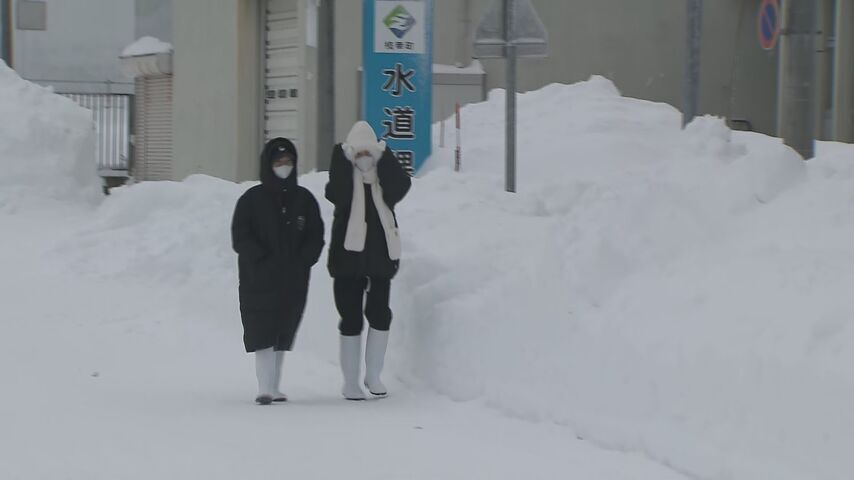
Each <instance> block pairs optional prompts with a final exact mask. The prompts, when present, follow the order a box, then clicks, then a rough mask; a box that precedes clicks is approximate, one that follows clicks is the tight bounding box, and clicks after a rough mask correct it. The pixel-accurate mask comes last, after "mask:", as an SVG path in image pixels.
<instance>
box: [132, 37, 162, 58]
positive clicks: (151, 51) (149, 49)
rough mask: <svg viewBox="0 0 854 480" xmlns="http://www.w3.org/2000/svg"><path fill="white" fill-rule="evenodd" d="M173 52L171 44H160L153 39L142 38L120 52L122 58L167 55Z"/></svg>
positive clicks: (157, 40) (160, 42)
mask: <svg viewBox="0 0 854 480" xmlns="http://www.w3.org/2000/svg"><path fill="white" fill-rule="evenodd" d="M172 50H173V47H172V44H171V43H166V42H162V41H160V40H159V39H157V38H154V37H142V38H140V39H139V40H137V41H135V42H133V43H132V44H130V45H128V46H127V48H125V49H124V51H122V55H121V56H122V57H139V56H142V55H155V54H158V53H168V52H171V51H172Z"/></svg>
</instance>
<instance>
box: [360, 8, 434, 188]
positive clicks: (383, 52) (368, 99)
mask: <svg viewBox="0 0 854 480" xmlns="http://www.w3.org/2000/svg"><path fill="white" fill-rule="evenodd" d="M363 2H364V3H363V22H364V23H363V25H362V58H363V60H362V62H363V68H364V77H363V78H364V81H363V82H362V109H363V111H362V117H363V118H364V119H365V120H366V121H367V122H368V123H370V124H371V126H372V127H373V128H374V130H375V131H376V132H377V135H378V136H379V137H381V139H382V140H385V141H386V142H387V143H388V145H389V146H390V147H391V149H392V150H394V152H395V155H397V158H398V160H400V161H401V163H402V164H403V165H404V166H406V167H407V169H409V170H410V172H415V171H417V170H418V169H419V168H420V167H421V165H422V164H423V163H424V161H425V160H426V159H427V157H429V156H430V152H431V146H432V135H431V127H432V124H433V118H432V110H433V0H407V1H403V0H400V1H396V0H363Z"/></svg>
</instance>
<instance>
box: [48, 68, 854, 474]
mask: <svg viewBox="0 0 854 480" xmlns="http://www.w3.org/2000/svg"><path fill="white" fill-rule="evenodd" d="M462 116H463V134H464V139H463V149H464V151H463V172H462V173H459V174H457V173H454V172H453V171H452V170H451V168H450V166H451V165H452V164H453V151H452V149H447V150H440V149H438V148H436V152H437V153H436V155H435V156H434V158H433V159H432V160H431V162H430V163H429V164H428V167H427V170H428V171H426V172H425V173H424V174H423V176H422V178H420V179H418V180H417V181H416V182H415V184H414V187H413V190H412V193H411V194H410V196H409V198H407V199H406V200H405V201H404V202H403V203H402V204H401V205H400V207H399V219H400V224H401V231H402V236H403V239H404V260H403V266H402V269H401V272H400V275H399V277H398V280H397V281H396V283H395V287H394V302H395V305H394V308H395V327H394V331H393V335H392V338H393V345H392V350H391V352H390V356H391V358H390V359H389V362H388V365H389V368H390V369H391V370H392V372H393V373H396V374H397V377H398V379H400V380H403V381H404V382H406V383H408V384H410V385H411V386H412V387H413V388H415V389H418V388H419V386H427V387H429V388H431V389H434V390H437V391H439V392H442V393H444V394H446V395H448V396H450V397H452V398H454V399H458V400H476V399H477V400H479V401H481V402H483V403H485V404H486V405H489V406H491V407H494V408H497V409H499V410H502V411H504V412H507V413H509V414H512V415H514V416H518V417H520V418H524V419H527V420H531V421H543V422H553V423H558V424H561V425H566V426H568V427H571V428H573V429H574V430H575V431H576V432H577V433H578V434H579V435H581V436H583V437H585V438H587V439H589V440H591V441H593V442H596V443H599V444H602V445H604V446H607V447H608V448H612V449H618V450H627V451H634V452H640V453H643V454H645V455H647V456H649V457H650V458H653V459H655V460H657V461H659V462H661V463H664V464H666V465H670V466H672V467H673V468H675V469H677V470H679V471H684V472H688V473H690V474H691V475H692V476H696V477H698V478H713V479H737V480H741V479H744V480H753V479H756V478H775V479H778V480H789V479H791V480H794V479H803V478H810V479H814V480H836V479H843V478H847V476H848V473H849V472H851V471H854V458H852V457H851V456H850V455H849V454H848V452H849V450H850V447H851V445H854V412H852V411H851V409H850V408H848V406H849V405H851V404H852V403H854V325H852V320H851V319H852V318H854V304H852V303H851V302H850V301H849V300H848V298H849V297H850V295H849V294H848V292H847V291H846V290H847V289H848V287H849V286H850V285H852V284H854V262H852V260H851V259H854V194H852V193H851V192H854V163H852V162H851V159H852V158H854V149H852V148H851V147H850V146H843V145H823V147H824V148H826V149H827V152H828V153H826V154H825V153H824V152H820V153H821V155H819V158H817V159H815V160H812V161H811V162H809V163H807V164H805V163H803V162H802V161H801V160H800V159H799V158H798V157H797V155H796V154H794V153H793V152H792V151H791V150H789V149H788V148H786V147H785V146H783V145H782V143H781V142H780V141H779V140H778V139H774V138H769V137H765V136H762V135H757V134H745V133H734V132H731V131H730V130H729V129H727V128H726V126H725V125H724V124H723V122H722V121H721V120H718V119H714V118H701V119H697V120H696V121H695V122H694V123H693V124H692V125H690V126H689V128H687V129H686V130H684V131H683V130H682V129H681V128H680V117H681V116H680V115H679V113H678V112H677V111H676V110H675V109H673V108H671V107H669V106H666V105H661V104H655V103H651V102H646V101H641V100H635V99H630V98H624V97H622V96H620V94H619V92H618V91H617V90H616V88H615V87H614V86H613V84H612V83H611V82H609V81H607V80H605V79H603V78H598V77H594V78H592V79H591V80H590V81H588V82H583V83H579V84H575V85H569V86H567V85H552V86H549V87H546V88H544V89H542V90H540V91H537V92H531V93H528V94H524V95H520V98H519V190H520V192H521V193H519V194H517V195H509V194H505V193H504V192H503V177H502V175H503V95H502V93H501V92H500V91H499V92H493V93H492V94H491V95H490V98H489V100H488V101H487V102H484V103H482V104H477V105H471V106H468V107H466V108H465V109H464V110H463V112H462ZM436 130H437V131H438V129H436ZM437 133H438V132H437ZM437 143H438V142H437ZM301 182H302V183H303V184H304V185H306V186H308V187H309V188H310V189H311V190H312V191H314V193H315V195H316V196H317V197H318V199H319V200H320V203H321V206H322V210H323V215H324V219H325V220H326V222H327V228H328V226H329V223H330V221H331V208H330V206H329V205H328V202H326V201H325V200H323V199H322V197H323V193H322V187H323V185H324V183H325V176H324V175H323V174H311V175H306V176H303V177H301ZM246 187H247V185H240V186H238V185H233V184H229V183H227V182H221V181H218V180H214V179H210V178H207V177H192V178H190V179H189V180H188V181H186V182H183V183H171V182H167V183H160V184H141V185H136V186H133V187H129V188H124V189H119V190H118V191H117V192H116V194H115V195H113V196H112V197H111V198H110V199H108V201H106V202H105V203H104V204H103V205H102V206H101V207H100V210H99V211H98V215H97V218H96V219H95V220H94V221H92V222H91V223H90V224H89V225H88V226H87V227H86V229H85V231H83V232H80V233H78V234H77V235H75V236H74V237H73V238H71V239H69V240H68V241H66V242H64V243H63V246H62V248H61V250H59V251H58V252H56V253H57V255H56V259H57V260H59V259H61V262H60V263H61V264H62V265H65V267H66V268H68V269H70V270H71V271H72V272H74V273H75V274H78V275H79V278H81V281H85V278H86V277H87V276H96V277H104V276H106V277H109V278H118V279H129V278H133V279H135V280H137V281H143V282H151V283H156V284H158V285H160V286H162V285H164V284H165V285H173V286H174V287H175V288H176V289H177V290H178V291H187V292H193V295H194V296H195V298H200V297H203V298H204V299H205V302H206V303H205V305H204V308H205V309H206V311H211V312H218V315H219V316H221V317H222V321H223V322H226V321H228V322H237V311H236V308H235V297H236V285H235V283H236V272H235V263H236V261H235V259H234V256H233V253H232V252H231V251H230V245H229V230H228V227H229V222H230V217H231V213H232V209H233V205H234V201H235V200H236V199H237V196H238V195H239V194H240V193H241V192H242V191H243V190H244V189H245V188H246ZM327 233H328V232H327ZM107 251H108V253H104V252H107ZM52 261H53V260H52ZM321 262H322V263H321V266H318V267H317V268H316V269H315V273H314V277H313V284H312V287H311V288H312V290H311V297H310V300H309V306H308V314H307V317H306V321H305V323H304V327H303V330H302V331H301V333H300V339H299V341H298V346H297V348H298V349H300V350H304V351H311V352H312V353H314V354H317V355H319V356H320V357H322V358H325V359H328V360H330V361H334V359H335V349H336V346H335V341H336V337H335V334H334V325H335V322H336V319H335V313H334V307H333V306H332V295H331V283H330V280H329V279H328V276H327V275H326V273H325V271H324V270H323V267H322V265H323V263H324V262H325V257H324V258H323V259H322V260H321ZM211 325H216V323H212V324H211Z"/></svg>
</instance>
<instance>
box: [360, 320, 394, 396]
mask: <svg viewBox="0 0 854 480" xmlns="http://www.w3.org/2000/svg"><path fill="white" fill-rule="evenodd" d="M387 347H388V331H385V332H383V331H380V330H374V329H373V328H372V329H370V330H368V343H367V345H366V347H365V386H366V387H368V391H370V392H371V394H373V395H377V396H380V397H382V396H385V395H388V390H386V388H385V385H383V382H382V381H381V380H380V374H381V373H382V371H383V362H384V360H385V352H386V348H387Z"/></svg>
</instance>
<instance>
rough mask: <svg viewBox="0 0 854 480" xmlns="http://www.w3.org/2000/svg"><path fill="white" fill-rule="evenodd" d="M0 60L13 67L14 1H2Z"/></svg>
mask: <svg viewBox="0 0 854 480" xmlns="http://www.w3.org/2000/svg"><path fill="white" fill-rule="evenodd" d="M0 46H1V47H2V48H0V58H2V59H3V61H4V62H6V65H8V66H9V67H12V52H13V51H14V50H13V48H12V0H0Z"/></svg>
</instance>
